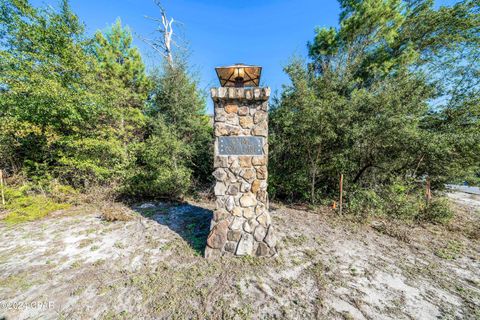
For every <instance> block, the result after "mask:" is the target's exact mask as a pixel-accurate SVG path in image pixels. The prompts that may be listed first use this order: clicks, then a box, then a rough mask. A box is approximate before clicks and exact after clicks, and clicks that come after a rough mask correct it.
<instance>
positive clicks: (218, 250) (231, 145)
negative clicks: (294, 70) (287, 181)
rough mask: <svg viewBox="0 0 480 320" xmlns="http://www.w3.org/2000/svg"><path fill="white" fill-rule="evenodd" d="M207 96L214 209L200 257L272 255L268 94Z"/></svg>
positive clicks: (224, 91) (223, 91) (245, 91)
mask: <svg viewBox="0 0 480 320" xmlns="http://www.w3.org/2000/svg"><path fill="white" fill-rule="evenodd" d="M211 95H212V99H213V101H214V105H215V121H214V128H215V151H214V152H215V154H214V157H215V158H214V172H213V175H214V177H215V179H216V184H215V197H216V210H215V211H214V215H213V220H212V225H211V231H210V234H209V236H208V239H207V247H206V249H205V257H207V258H210V257H217V256H222V255H239V256H241V255H252V256H272V255H274V254H276V252H277V251H276V240H275V233H274V230H273V226H272V221H271V218H270V214H269V212H268V194H267V177H268V172H267V162H268V139H267V138H268V98H269V96H270V89H269V88H259V87H254V88H232V87H229V88H227V87H220V88H213V89H212V90H211Z"/></svg>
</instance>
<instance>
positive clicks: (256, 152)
mask: <svg viewBox="0 0 480 320" xmlns="http://www.w3.org/2000/svg"><path fill="white" fill-rule="evenodd" d="M218 153H219V155H221V156H237V155H238V156H261V155H263V138H262V137H219V138H218Z"/></svg>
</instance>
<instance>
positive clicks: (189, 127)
mask: <svg viewBox="0 0 480 320" xmlns="http://www.w3.org/2000/svg"><path fill="white" fill-rule="evenodd" d="M152 82H153V83H154V84H155V86H154V88H153V90H152V94H151V99H150V100H149V101H148V106H147V115H148V116H149V117H150V126H149V127H150V128H151V129H150V130H149V131H147V135H149V134H152V135H155V131H154V130H155V124H156V123H157V122H163V123H164V124H165V125H167V126H170V127H171V128H170V130H171V131H172V132H173V133H174V135H175V136H176V138H178V139H179V140H180V141H181V143H182V144H183V145H184V147H185V148H187V149H188V150H187V153H188V155H189V156H188V158H186V159H184V160H185V165H186V166H187V168H188V170H190V171H191V172H192V178H193V181H192V184H193V185H197V186H198V185H199V184H200V185H202V184H205V183H209V182H210V181H211V172H212V168H213V164H212V161H213V156H212V155H213V134H212V127H211V125H210V124H209V121H210V120H209V118H208V116H207V115H206V114H205V107H206V104H205V95H204V94H203V93H202V92H201V91H200V90H199V89H198V83H197V81H195V80H194V77H193V76H192V75H191V74H190V73H189V71H188V67H187V62H186V61H185V60H183V59H181V58H178V59H177V60H176V61H175V63H174V66H170V65H169V64H168V63H164V65H163V68H162V69H161V70H155V71H154V72H153V74H152ZM152 130H153V131H152Z"/></svg>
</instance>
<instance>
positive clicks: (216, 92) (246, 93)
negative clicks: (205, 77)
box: [210, 87, 270, 101]
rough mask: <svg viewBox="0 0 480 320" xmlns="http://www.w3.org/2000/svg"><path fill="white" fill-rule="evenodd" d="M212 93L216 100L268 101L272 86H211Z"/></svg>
mask: <svg viewBox="0 0 480 320" xmlns="http://www.w3.org/2000/svg"><path fill="white" fill-rule="evenodd" d="M210 93H211V95H212V99H213V100H214V101H220V100H232V99H235V100H251V101H267V100H268V99H269V98H270V88H269V87H265V88H261V87H254V88H232V87H228V88H227V87H219V88H211V89H210Z"/></svg>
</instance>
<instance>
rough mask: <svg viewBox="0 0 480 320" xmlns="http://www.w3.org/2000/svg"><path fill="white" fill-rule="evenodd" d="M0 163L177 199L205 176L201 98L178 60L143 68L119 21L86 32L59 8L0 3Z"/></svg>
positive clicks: (206, 139) (18, 170)
mask: <svg viewBox="0 0 480 320" xmlns="http://www.w3.org/2000/svg"><path fill="white" fill-rule="evenodd" d="M0 37H1V38H0V39H1V43H0V145H1V149H0V168H2V169H3V170H5V171H6V172H7V173H8V174H9V175H14V174H23V175H24V176H26V177H27V178H28V179H33V180H37V181H42V180H50V179H58V180H60V181H61V182H62V183H65V184H69V185H72V186H74V187H76V188H80V189H82V188H86V187H88V186H91V185H98V184H100V185H115V186H116V187H118V190H119V191H121V192H123V193H126V194H130V195H137V196H138V195H141V196H160V197H163V196H166V197H180V196H181V195H183V194H184V193H185V192H186V191H187V190H189V189H190V188H191V187H192V186H193V185H198V184H201V183H205V182H206V181H208V176H207V175H206V171H208V170H207V167H208V166H209V164H210V163H211V160H210V159H211V157H210V155H209V154H208V148H205V146H206V145H210V144H211V142H210V140H211V134H210V130H211V129H210V128H209V125H208V117H207V116H206V115H205V110H204V109H205V101H204V96H203V94H202V93H201V92H200V91H199V90H198V87H197V83H196V81H195V80H194V79H193V78H192V77H191V75H190V74H189V72H188V66H187V63H186V61H183V60H182V59H178V63H176V64H175V66H171V65H169V64H165V65H164V66H163V67H162V68H159V69H156V70H154V71H152V72H151V73H149V74H147V73H146V71H145V65H144V63H143V61H142V58H141V55H140V53H139V51H138V50H137V48H135V47H133V46H132V35H131V32H130V30H129V29H128V28H125V27H123V26H122V24H121V21H120V20H118V21H117V22H116V23H115V24H113V25H112V26H111V27H110V28H109V29H108V30H106V31H104V32H100V31H99V32H97V33H96V34H95V35H94V37H88V36H86V35H85V32H84V27H83V25H82V24H81V23H80V22H79V19H78V17H77V16H76V15H75V14H74V13H73V12H72V11H71V9H70V7H69V5H68V2H67V1H63V2H62V3H61V6H60V8H59V10H58V11H56V10H54V9H52V8H47V9H37V8H34V7H33V6H32V5H30V4H29V2H28V1H26V0H2V1H0Z"/></svg>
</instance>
